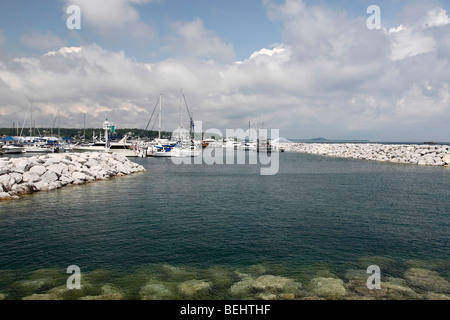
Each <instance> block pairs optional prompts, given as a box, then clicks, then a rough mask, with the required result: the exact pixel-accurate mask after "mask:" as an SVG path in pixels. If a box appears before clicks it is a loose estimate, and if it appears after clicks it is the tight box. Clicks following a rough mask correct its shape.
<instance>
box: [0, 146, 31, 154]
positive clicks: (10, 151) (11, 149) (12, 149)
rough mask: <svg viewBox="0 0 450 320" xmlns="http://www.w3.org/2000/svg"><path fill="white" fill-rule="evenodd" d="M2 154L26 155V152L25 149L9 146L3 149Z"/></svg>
mask: <svg viewBox="0 0 450 320" xmlns="http://www.w3.org/2000/svg"><path fill="white" fill-rule="evenodd" d="M1 152H2V153H4V154H18V153H25V152H26V150H25V147H21V146H14V145H8V144H7V145H4V146H2V147H1Z"/></svg>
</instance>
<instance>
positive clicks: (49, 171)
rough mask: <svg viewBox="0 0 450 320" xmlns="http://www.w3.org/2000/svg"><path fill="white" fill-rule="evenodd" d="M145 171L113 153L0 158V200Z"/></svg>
mask: <svg viewBox="0 0 450 320" xmlns="http://www.w3.org/2000/svg"><path fill="white" fill-rule="evenodd" d="M142 171H145V169H144V167H142V166H141V165H138V164H136V163H134V162H132V161H130V160H129V159H128V158H126V157H124V156H121V155H117V154H114V153H101V152H92V153H91V152H90V153H70V154H69V153H65V154H49V155H43V156H33V157H21V158H0V200H10V199H18V198H19V196H20V195H23V194H29V193H32V192H37V191H51V190H55V189H59V188H62V187H64V186H67V185H79V184H84V183H88V182H92V181H96V180H105V179H109V178H113V177H116V176H124V175H128V174H132V173H137V172H142Z"/></svg>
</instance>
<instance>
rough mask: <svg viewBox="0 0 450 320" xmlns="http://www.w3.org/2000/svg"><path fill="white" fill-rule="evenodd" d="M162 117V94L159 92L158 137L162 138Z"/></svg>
mask: <svg viewBox="0 0 450 320" xmlns="http://www.w3.org/2000/svg"><path fill="white" fill-rule="evenodd" d="M161 118H162V94H161V93H160V94H159V133H158V138H159V139H161Z"/></svg>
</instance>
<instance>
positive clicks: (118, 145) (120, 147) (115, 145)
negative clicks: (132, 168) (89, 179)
mask: <svg viewBox="0 0 450 320" xmlns="http://www.w3.org/2000/svg"><path fill="white" fill-rule="evenodd" d="M127 140H128V136H124V137H123V138H122V139H121V140H120V141H118V142H116V141H111V142H109V148H108V151H109V152H114V153H117V154H121V155H124V156H126V157H136V156H137V154H136V152H135V150H134V148H133V144H132V143H130V142H127ZM72 150H73V151H75V152H102V151H106V150H107V149H106V142H105V141H96V142H94V143H92V144H89V145H79V146H74V147H73V148H72Z"/></svg>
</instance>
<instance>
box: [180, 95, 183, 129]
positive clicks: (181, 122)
mask: <svg viewBox="0 0 450 320" xmlns="http://www.w3.org/2000/svg"><path fill="white" fill-rule="evenodd" d="M182 95H183V89H181V92H180V128H183V107H182V106H181V96H182Z"/></svg>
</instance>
